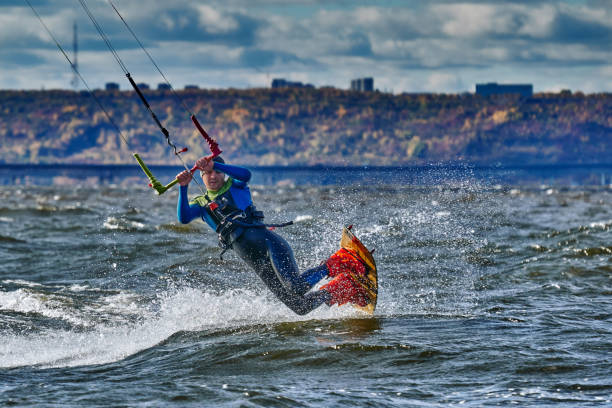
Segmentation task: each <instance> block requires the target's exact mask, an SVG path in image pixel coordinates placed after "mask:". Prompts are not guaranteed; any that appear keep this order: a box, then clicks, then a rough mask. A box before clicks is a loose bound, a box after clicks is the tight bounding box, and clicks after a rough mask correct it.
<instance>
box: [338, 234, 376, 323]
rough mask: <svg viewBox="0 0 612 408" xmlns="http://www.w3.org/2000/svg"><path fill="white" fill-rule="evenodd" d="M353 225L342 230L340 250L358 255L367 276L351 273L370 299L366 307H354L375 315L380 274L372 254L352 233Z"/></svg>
mask: <svg viewBox="0 0 612 408" xmlns="http://www.w3.org/2000/svg"><path fill="white" fill-rule="evenodd" d="M351 228H352V225H350V226H348V227H344V228H343V229H342V238H341V239H340V248H344V249H346V250H347V251H349V252H351V253H353V254H354V255H357V256H358V257H359V258H361V260H362V261H363V262H364V264H365V267H366V274H365V276H364V275H359V274H354V273H350V272H349V274H350V276H351V278H353V280H354V281H355V282H357V283H358V284H359V285H360V286H361V287H363V288H364V289H365V293H366V296H367V298H368V304H367V305H366V306H358V305H353V307H354V308H356V309H358V310H360V311H362V312H365V313H367V314H370V315H371V314H374V310H375V309H376V298H377V297H378V272H377V270H376V262H374V257H373V256H372V253H371V252H370V251H369V250H368V249H367V248H366V247H365V245H363V244H362V243H361V241H360V240H359V239H358V238H357V237H356V236H355V234H353V232H352V231H351Z"/></svg>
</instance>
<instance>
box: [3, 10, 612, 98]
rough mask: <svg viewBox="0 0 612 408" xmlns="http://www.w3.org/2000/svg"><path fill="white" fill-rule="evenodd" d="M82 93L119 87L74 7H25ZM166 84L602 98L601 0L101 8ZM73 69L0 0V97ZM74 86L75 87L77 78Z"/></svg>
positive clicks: (605, 37)
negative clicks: (526, 91)
mask: <svg viewBox="0 0 612 408" xmlns="http://www.w3.org/2000/svg"><path fill="white" fill-rule="evenodd" d="M84 1H85V2H86V4H87V5H88V6H89V9H90V10H91V11H92V13H93V15H94V16H95V18H96V19H97V20H98V22H99V24H100V25H101V27H102V28H103V30H104V31H105V33H106V35H107V36H108V38H109V40H110V42H111V43H112V45H113V47H114V48H115V49H116V50H117V52H118V55H119V56H120V58H121V60H122V61H123V62H124V64H125V66H126V67H127V69H128V70H129V72H130V73H131V75H132V77H133V78H134V79H135V80H136V82H145V83H148V84H151V85H152V87H156V86H157V84H158V83H159V82H163V78H162V77H161V76H160V75H159V73H158V72H157V70H156V69H155V67H154V66H153V64H151V62H150V61H149V59H148V57H147V56H146V55H145V54H144V52H143V51H142V50H141V49H140V47H139V45H138V43H137V42H136V41H135V40H134V38H133V37H132V36H131V34H130V33H129V31H128V30H127V29H126V28H125V26H124V25H123V23H122V22H121V20H120V19H119V17H118V16H117V15H116V14H115V12H114V10H113V9H112V8H111V6H110V5H109V3H108V1H107V0H84ZM30 2H31V3H32V4H33V6H34V7H35V9H36V10H37V12H38V13H39V14H40V15H41V16H42V18H43V20H44V22H45V23H46V24H47V25H48V27H49V28H50V30H51V32H52V33H53V35H54V36H55V37H56V38H57V40H58V41H59V42H60V44H61V45H62V47H63V48H64V49H65V50H66V53H67V55H68V56H69V57H70V58H71V59H73V58H74V56H73V52H72V48H73V25H74V24H75V23H76V25H77V33H78V54H77V61H78V67H79V70H80V72H81V74H82V76H83V77H84V78H85V80H86V81H87V82H88V83H89V86H90V87H92V88H103V87H104V84H105V83H106V82H116V83H119V84H120V86H121V89H129V83H128V82H127V79H126V78H125V75H124V73H123V71H122V70H121V68H120V66H119V64H118V63H117V62H116V61H115V59H114V58H113V56H112V54H111V53H110V52H109V51H108V49H107V47H106V45H105V43H104V42H103V40H102V39H101V37H100V36H99V35H98V33H97V31H96V30H95V28H94V26H93V24H92V22H91V21H90V20H89V18H88V17H87V14H85V12H84V11H83V9H82V8H81V6H80V4H79V1H78V0H30ZM112 2H113V4H115V6H116V7H117V9H118V10H119V11H120V12H121V14H122V15H123V17H124V18H125V20H126V21H127V23H128V24H129V25H130V26H131V28H132V30H133V31H134V32H135V33H136V35H137V37H138V38H139V39H140V41H141V42H142V43H143V44H144V45H145V47H146V49H147V50H148V51H149V52H150V54H151V55H152V56H153V58H154V60H155V62H156V63H157V64H158V66H159V67H160V68H161V70H162V72H163V73H164V74H165V75H166V77H167V78H168V80H169V81H170V82H171V83H172V86H173V87H174V88H175V89H181V88H182V87H184V86H185V85H197V86H199V87H201V88H214V89H222V88H238V89H245V88H262V87H269V86H270V84H271V82H272V79H274V78H284V79H287V80H290V81H300V82H303V83H310V84H313V85H314V86H316V87H321V86H334V87H337V88H341V89H348V88H349V87H350V81H351V79H355V78H361V77H373V78H374V86H375V88H377V89H379V90H380V91H383V92H392V93H395V94H398V93H402V92H409V93H412V92H414V93H421V92H432V93H461V92H474V90H475V84H476V83H487V82H497V83H502V84H510V83H521V84H524V83H529V84H533V86H534V91H535V92H558V91H560V90H562V89H570V90H572V91H574V92H575V91H582V92H584V93H597V92H612V0H559V1H552V0H471V1H470V0H462V1H455V0H428V1H425V0H379V1H374V0H202V1H189V0H112ZM72 78H73V73H72V71H71V69H70V65H69V63H68V62H67V61H66V59H65V58H64V57H63V55H62V54H61V53H60V51H59V50H58V49H57V47H56V45H55V43H54V42H53V41H52V40H51V38H50V37H49V35H48V34H47V32H46V31H45V30H44V28H43V26H42V25H41V24H40V22H39V21H38V20H37V19H36V17H35V15H34V13H33V12H32V10H31V9H30V8H29V6H28V5H27V3H26V2H25V0H0V89H57V88H64V89H70V88H71V80H72ZM79 89H84V86H83V84H82V83H81V84H80V85H79Z"/></svg>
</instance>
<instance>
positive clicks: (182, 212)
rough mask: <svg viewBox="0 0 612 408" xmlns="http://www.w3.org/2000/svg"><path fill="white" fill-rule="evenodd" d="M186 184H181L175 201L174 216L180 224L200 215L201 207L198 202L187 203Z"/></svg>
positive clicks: (187, 222)
mask: <svg viewBox="0 0 612 408" xmlns="http://www.w3.org/2000/svg"><path fill="white" fill-rule="evenodd" d="M187 188H188V187H187V185H184V186H181V188H180V191H179V196H178V201H177V203H176V217H177V218H178V220H179V221H180V222H181V223H182V224H189V223H190V222H191V221H193V220H194V219H195V218H198V217H200V214H201V211H202V207H200V206H199V205H198V204H193V205H189V197H188V195H187Z"/></svg>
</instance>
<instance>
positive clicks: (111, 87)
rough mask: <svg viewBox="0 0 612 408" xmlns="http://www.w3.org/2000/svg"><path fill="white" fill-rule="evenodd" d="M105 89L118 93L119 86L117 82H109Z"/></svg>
mask: <svg viewBox="0 0 612 408" xmlns="http://www.w3.org/2000/svg"><path fill="white" fill-rule="evenodd" d="M104 89H106V90H107V91H118V90H119V84H118V83H116V82H107V83H106V85H104Z"/></svg>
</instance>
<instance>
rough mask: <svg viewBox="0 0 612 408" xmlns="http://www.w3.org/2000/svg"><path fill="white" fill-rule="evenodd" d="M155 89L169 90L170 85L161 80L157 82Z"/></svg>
mask: <svg viewBox="0 0 612 408" xmlns="http://www.w3.org/2000/svg"><path fill="white" fill-rule="evenodd" d="M157 90H158V91H169V90H170V85H168V84H166V83H163V82H161V83H159V84H157Z"/></svg>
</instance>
